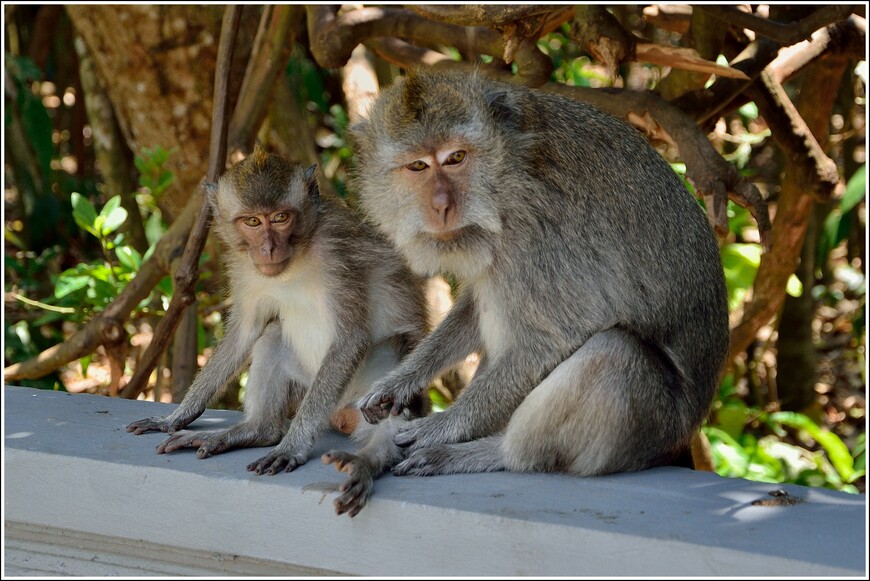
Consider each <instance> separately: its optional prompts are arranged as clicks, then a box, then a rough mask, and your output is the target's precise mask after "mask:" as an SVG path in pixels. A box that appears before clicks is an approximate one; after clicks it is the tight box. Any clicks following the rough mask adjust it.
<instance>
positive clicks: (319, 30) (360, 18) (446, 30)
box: [308, 5, 553, 86]
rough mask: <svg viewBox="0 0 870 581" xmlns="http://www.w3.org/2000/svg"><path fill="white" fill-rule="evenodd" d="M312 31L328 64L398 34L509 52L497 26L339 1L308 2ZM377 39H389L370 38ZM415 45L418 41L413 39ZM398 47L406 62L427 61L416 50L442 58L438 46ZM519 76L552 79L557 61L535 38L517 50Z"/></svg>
mask: <svg viewBox="0 0 870 581" xmlns="http://www.w3.org/2000/svg"><path fill="white" fill-rule="evenodd" d="M308 36H309V40H310V48H311V53H312V54H313V55H314V58H315V60H317V62H318V64H320V65H321V66H323V67H330V68H338V67H341V66H344V64H345V63H346V62H347V60H348V59H349V58H350V55H351V53H352V52H353V49H354V48H356V46H357V45H358V44H360V43H363V42H366V44H368V46H369V48H371V49H372V50H378V48H376V47H385V46H386V45H392V46H393V47H398V46H400V45H399V44H398V43H395V42H393V39H396V40H398V39H399V38H401V39H404V42H405V44H407V43H410V42H413V41H421V42H425V43H426V44H427V45H431V44H439V45H445V46H453V47H456V48H457V49H458V50H459V51H460V52H462V53H463V54H465V53H473V54H489V55H501V54H504V50H505V47H504V40H503V38H502V36H500V35H499V34H498V33H497V32H495V31H493V30H490V29H488V28H482V27H461V26H454V25H451V24H443V23H441V22H433V21H431V20H427V19H425V18H422V17H420V16H417V15H416V14H414V13H413V12H411V11H409V10H405V9H402V8H393V7H384V8H361V9H359V10H352V11H350V12H345V13H343V14H341V15H338V14H337V9H336V7H335V6H325V5H313V6H308ZM374 39H390V40H384V41H379V42H371V43H370V42H367V41H372V40H374ZM412 46H413V45H412ZM386 52H387V53H393V54H396V55H399V54H400V56H397V58H398V59H401V61H402V62H403V63H405V64H408V65H411V64H425V62H426V61H409V60H408V59H409V58H410V57H411V55H412V54H416V55H418V56H420V57H425V58H427V59H431V58H433V57H434V58H438V57H437V56H436V55H433V54H432V53H434V52H435V51H429V52H427V51H426V50H425V49H421V48H420V47H417V46H413V49H407V50H406V49H402V50H400V51H398V53H394V52H393V51H390V50H387V51H386ZM514 57H515V61H516V64H517V68H518V73H517V75H518V77H520V82H523V83H524V84H528V85H531V86H537V85H540V84H542V83H544V82H546V81H547V79H549V76H550V72H551V71H552V66H553V64H552V61H550V59H549V58H548V57H547V56H546V55H545V54H543V53H542V52H541V51H539V50H538V49H537V47H536V46H535V43H534V42H530V41H525V42H521V43H520V44H519V46H518V47H517V49H516V52H515V55H514Z"/></svg>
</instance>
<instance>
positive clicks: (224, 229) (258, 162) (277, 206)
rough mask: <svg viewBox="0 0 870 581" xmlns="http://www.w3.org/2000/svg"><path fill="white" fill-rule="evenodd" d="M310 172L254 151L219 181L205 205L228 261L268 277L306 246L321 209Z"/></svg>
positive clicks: (288, 263)
mask: <svg viewBox="0 0 870 581" xmlns="http://www.w3.org/2000/svg"><path fill="white" fill-rule="evenodd" d="M315 168H316V166H311V167H309V168H308V169H304V170H303V169H302V167H301V166H298V165H296V164H294V163H291V162H289V161H287V160H285V159H283V158H281V157H279V156H276V155H269V154H267V153H266V152H265V151H263V150H261V149H257V150H255V151H254V153H253V154H252V155H250V156H249V157H247V158H245V159H244V160H242V161H241V162H239V163H237V164H236V165H234V166H233V167H232V168H230V170H229V171H228V172H227V173H226V174H224V175H223V176H222V177H221V179H220V181H219V182H218V187H217V188H216V189H215V190H214V191H213V192H212V193H210V196H211V197H210V202H211V204H212V206H213V208H214V211H215V219H214V227H215V230H216V231H217V233H218V234H219V235H220V237H221V238H222V239H223V241H224V242H225V243H226V245H227V246H228V248H229V249H230V254H231V256H230V258H231V259H232V260H233V261H234V263H239V262H247V261H250V264H251V265H253V266H254V268H255V269H256V270H257V271H258V272H259V273H260V274H262V275H264V276H268V277H274V276H277V275H279V274H281V273H282V272H284V271H285V270H286V269H287V267H288V266H289V265H290V263H291V262H292V261H293V259H294V257H295V256H296V255H297V254H299V253H300V251H301V250H302V249H304V248H305V247H307V246H308V245H309V244H310V242H311V239H312V237H313V233H314V230H315V229H316V227H317V224H318V223H319V215H320V208H321V201H320V190H319V189H318V187H317V178H316V176H315V173H314V170H315ZM245 256H247V259H246V258H245Z"/></svg>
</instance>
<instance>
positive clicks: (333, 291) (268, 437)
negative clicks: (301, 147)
mask: <svg viewBox="0 0 870 581" xmlns="http://www.w3.org/2000/svg"><path fill="white" fill-rule="evenodd" d="M210 196H211V203H212V204H213V206H214V215H215V222H214V227H215V229H216V231H217V233H218V235H219V236H220V237H221V239H222V240H223V242H224V243H225V245H226V248H227V252H226V253H225V257H226V266H227V273H228V275H229V281H230V294H231V296H232V297H233V306H232V308H231V312H230V315H229V323H228V325H227V333H226V336H225V338H224V339H223V341H221V343H220V344H219V345H218V347H217V348H216V349H215V353H214V355H213V356H212V357H211V358H210V359H209V361H208V363H207V364H206V365H205V367H204V368H203V369H202V370H201V372H200V373H199V374H198V375H197V377H196V379H195V380H194V383H193V385H192V386H191V388H190V390H189V391H188V394H187V396H186V397H185V398H184V401H183V402H182V403H181V405H180V406H179V407H178V408H177V409H176V410H175V411H174V412H173V413H172V414H170V415H169V416H167V417H165V418H147V419H145V420H140V421H138V422H133V423H132V424H130V425H129V426H128V427H127V429H128V431H131V432H134V433H137V434H139V433H144V432H146V431H151V430H159V431H164V432H170V433H172V436H171V437H170V438H169V439H167V440H166V441H165V442H163V443H161V444H160V445H159V446H158V448H157V451H158V452H159V453H164V452H172V451H174V450H177V449H179V448H186V447H194V448H198V450H197V455H198V456H199V457H200V458H205V457H208V456H210V455H213V454H217V453H221V452H224V451H227V450H230V449H232V448H238V447H244V446H267V445H273V444H276V443H277V447H276V448H275V449H274V450H273V451H272V452H271V453H269V454H268V455H266V456H264V457H262V458H260V459H258V460H257V461H255V462H253V463H251V464H250V465H248V469H249V470H252V471H255V472H256V473H257V474H262V473H269V474H275V473H277V472H279V471H281V470H286V471H290V470H293V469H295V468H296V467H297V466H300V465H301V464H303V463H305V462H306V461H307V459H308V454H309V452H310V450H311V448H312V446H313V445H314V442H315V440H316V438H317V437H318V435H319V434H320V433H321V432H322V431H323V430H324V429H325V428H326V427H327V425H328V422H329V418H330V415H331V414H332V413H333V411H335V410H337V409H340V408H341V407H342V406H344V405H349V403H350V402H355V401H356V399H357V398H358V397H360V396H361V395H362V394H363V393H365V391H366V390H367V389H368V388H369V386H370V385H371V383H372V382H373V381H374V380H375V378H378V377H382V376H383V375H385V374H386V373H387V372H388V371H389V370H390V369H392V368H393V367H395V366H396V364H397V363H398V361H399V359H400V358H401V357H403V356H404V355H405V353H406V352H407V351H408V350H410V349H412V348H413V347H414V346H416V345H417V344H418V343H419V341H420V340H421V339H422V337H423V336H424V335H425V334H426V332H427V313H426V305H425V295H424V289H423V279H422V278H421V277H419V276H416V275H414V274H412V273H411V272H410V271H409V270H408V268H407V267H406V266H405V265H404V264H403V262H402V260H401V259H400V258H399V257H398V256H397V255H396V253H395V251H394V250H393V249H392V247H391V246H390V245H389V244H388V243H387V241H386V240H384V239H383V237H382V236H381V235H380V234H378V233H377V232H376V231H375V230H374V229H373V228H371V227H370V226H369V225H367V224H365V223H363V222H362V221H361V220H360V219H359V218H358V217H357V216H355V215H354V214H353V213H352V212H351V210H350V209H349V208H347V207H346V206H345V205H344V203H343V202H341V201H340V200H338V199H337V198H333V197H330V196H326V195H323V196H321V195H320V192H319V191H318V188H317V182H316V178H315V177H314V172H313V169H312V168H308V170H303V169H302V168H301V167H300V166H297V165H295V164H291V163H290V162H288V161H286V160H283V159H282V158H279V157H277V156H272V155H266V154H265V153H264V152H262V151H257V152H255V153H254V154H253V155H252V156H250V157H249V158H247V159H246V160H244V161H242V162H240V163H239V164H237V165H236V166H234V167H233V168H232V169H231V170H230V171H229V172H227V174H225V175H224V176H223V177H222V178H221V180H220V182H219V184H218V187H217V188H216V189H213V190H212V191H211V194H210ZM284 208H292V209H293V211H294V214H295V216H296V217H295V222H294V227H293V231H292V232H291V233H290V234H289V239H290V240H291V244H290V245H289V249H288V250H287V252H289V253H290V256H291V259H290V261H289V263H288V264H287V266H286V268H285V269H284V270H283V272H281V273H280V274H277V275H276V276H265V275H263V274H261V273H260V272H259V271H258V270H257V268H256V267H255V266H254V265H253V264H252V261H251V259H250V258H249V256H248V253H247V249H246V241H245V239H244V238H243V237H242V236H241V234H240V233H239V227H237V226H236V225H235V224H234V223H235V222H236V221H237V219H238V216H240V215H241V216H243V215H245V213H246V212H253V211H262V210H266V211H268V210H271V209H281V211H283V209H284ZM250 357H252V363H251V369H250V375H249V380H248V384H247V391H246V397H245V418H244V420H243V421H242V422H241V423H240V424H238V425H236V426H233V427H231V428H229V429H228V430H223V431H210V432H187V431H184V432H180V431H178V430H180V429H181V428H184V427H185V426H186V425H188V424H189V423H190V422H192V421H193V420H194V419H196V418H197V417H199V416H200V415H201V414H202V413H203V411H204V410H205V408H206V406H207V404H208V402H209V401H211V400H212V399H214V398H215V397H216V396H217V395H218V394H219V393H220V391H221V390H222V389H223V388H224V386H225V384H226V383H227V381H229V380H230V379H232V378H233V377H235V376H236V375H237V374H238V372H239V371H240V369H241V368H242V367H243V365H244V364H245V363H246V361H247V360H248V359H249V358H250ZM291 403H298V408H297V411H296V415H295V417H294V418H293V419H292V421H291V422H290V423H289V427H287V428H286V431H285V429H284V425H285V418H286V417H287V413H288V409H289V408H290V406H291ZM401 421H402V420H401V419H399V420H397V422H401ZM387 429H388V427H387V426H383V427H379V428H378V429H372V427H371V426H369V425H367V424H366V423H365V422H362V421H360V422H359V427H358V430H357V432H359V433H358V434H355V437H358V438H360V439H363V440H364V441H368V440H370V444H369V445H368V446H367V447H365V448H364V453H363V454H362V455H361V456H360V459H359V460H355V459H350V460H348V461H349V462H351V463H353V462H359V463H361V464H362V463H365V466H366V470H368V472H369V473H370V474H371V475H372V478H373V477H376V476H377V475H378V474H380V473H381V472H383V470H384V469H386V468H389V467H390V466H391V465H392V464H393V463H395V461H396V460H397V459H398V457H397V456H396V453H397V448H396V446H395V444H394V443H393V442H392V439H391V438H385V437H383V436H382V435H380V432H383V431H384V430H387ZM379 446H381V447H382V446H386V449H379ZM362 486H363V487H368V489H367V490H365V491H364V494H362V495H359V496H358V498H356V499H352V500H351V501H349V502H345V503H344V504H343V505H342V506H343V507H345V506H346V507H347V510H355V511H357V512H358V510H359V509H361V508H362V506H364V504H365V500H366V498H367V497H368V493H369V492H370V490H371V479H370V480H369V481H368V482H367V483H366V482H364V483H363V484H362ZM354 514H355V513H354Z"/></svg>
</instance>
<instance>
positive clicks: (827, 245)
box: [816, 164, 867, 264]
mask: <svg viewBox="0 0 870 581" xmlns="http://www.w3.org/2000/svg"><path fill="white" fill-rule="evenodd" d="M866 180H867V165H866V164H865V165H862V166H861V167H860V168H858V171H856V172H855V174H854V175H853V176H852V177H851V178H850V179H849V182H848V183H847V184H846V192H845V194H843V198H842V199H841V200H840V204H839V207H838V208H834V209H833V210H832V211H831V213H830V214H828V217H827V218H826V219H825V223H824V225H823V226H822V231H821V232H820V234H819V247H818V258H817V262H816V263H817V264H823V263H824V261H825V260H826V259H827V257H828V254H830V252H831V250H833V249H834V248H836V247H837V246H839V245H840V243H841V242H843V241H844V240H845V239H846V238H847V237H848V236H849V233H850V231H851V230H852V227H853V224H854V222H855V221H854V219H853V218H854V213H855V212H856V211H857V210H856V209H855V208H856V206H857V205H858V204H859V203H860V202H861V201H863V200H864V198H865V197H866V195H867V185H866Z"/></svg>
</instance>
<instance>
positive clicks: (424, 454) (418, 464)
mask: <svg viewBox="0 0 870 581" xmlns="http://www.w3.org/2000/svg"><path fill="white" fill-rule="evenodd" d="M446 459H447V456H446V455H445V454H444V453H442V451H441V450H440V449H439V447H437V446H436V447H434V448H424V449H422V450H417V451H416V452H413V453H411V454H409V455H408V457H407V458H405V460H403V461H402V462H399V463H398V464H397V465H396V466H394V467H393V474H395V475H397V476H435V475H437V474H448V473H449V471H447V470H445V466H446V464H445V460H446Z"/></svg>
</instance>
